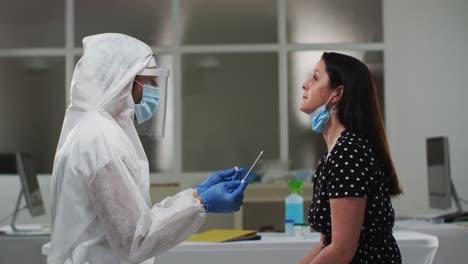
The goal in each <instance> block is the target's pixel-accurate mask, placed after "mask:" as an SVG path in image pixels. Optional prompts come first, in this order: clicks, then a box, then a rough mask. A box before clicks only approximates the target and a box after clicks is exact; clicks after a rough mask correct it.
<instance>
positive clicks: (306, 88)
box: [302, 83, 309, 91]
mask: <svg viewBox="0 0 468 264" xmlns="http://www.w3.org/2000/svg"><path fill="white" fill-rule="evenodd" d="M302 90H304V91H307V90H309V88H308V87H307V85H306V84H305V83H304V84H303V85H302Z"/></svg>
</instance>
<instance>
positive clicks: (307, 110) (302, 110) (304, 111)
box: [299, 104, 312, 114]
mask: <svg viewBox="0 0 468 264" xmlns="http://www.w3.org/2000/svg"><path fill="white" fill-rule="evenodd" d="M299 110H301V112H303V113H305V114H310V113H312V112H310V111H309V109H307V107H305V106H304V105H302V104H301V105H299Z"/></svg>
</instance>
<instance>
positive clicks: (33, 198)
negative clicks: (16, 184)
mask: <svg viewBox="0 0 468 264" xmlns="http://www.w3.org/2000/svg"><path fill="white" fill-rule="evenodd" d="M16 164H17V168H18V174H19V176H20V179H21V186H22V187H23V194H24V199H25V200H26V205H27V207H28V210H29V213H30V214H31V216H32V217H35V216H39V215H43V214H45V209H44V203H43V201H42V195H41V189H40V188H39V183H38V181H37V175H36V172H35V171H34V167H33V164H32V157H31V155H29V154H26V153H18V154H16Z"/></svg>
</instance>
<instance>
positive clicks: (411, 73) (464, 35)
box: [384, 0, 468, 215]
mask: <svg viewBox="0 0 468 264" xmlns="http://www.w3.org/2000/svg"><path fill="white" fill-rule="evenodd" d="M467 11H468V1H466V0H444V1H441V0H384V42H385V82H386V83H385V89H386V94H385V95H386V96H385V104H386V122H387V129H388V135H389V141H390V148H391V151H392V154H393V158H394V162H395V163H396V167H397V171H398V173H399V176H400V179H401V182H402V184H403V188H404V191H405V194H404V195H403V196H402V197H401V198H399V199H398V200H396V201H395V202H394V205H395V209H396V211H397V214H399V215H405V214H420V213H438V212H441V211H436V210H431V209H429V204H428V194H427V193H428V191H427V169H426V152H425V151H426V145H425V140H426V137H431V136H439V135H447V136H448V137H449V144H450V156H451V169H452V179H453V181H454V183H455V185H456V188H457V191H458V192H459V195H460V196H462V197H465V198H468V177H467V176H468V175H467V174H468V139H467V136H468V122H467V121H468V118H467V114H466V112H467V104H466V101H467V100H468V87H467V84H466V77H467V76H468V53H467V48H468V30H467V28H468V16H467V15H466V12H467ZM465 207H466V208H468V206H465Z"/></svg>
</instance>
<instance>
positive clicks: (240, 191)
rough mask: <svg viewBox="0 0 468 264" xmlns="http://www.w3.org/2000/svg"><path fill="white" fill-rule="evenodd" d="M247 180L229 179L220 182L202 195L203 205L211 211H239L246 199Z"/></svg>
mask: <svg viewBox="0 0 468 264" xmlns="http://www.w3.org/2000/svg"><path fill="white" fill-rule="evenodd" d="M247 184H248V183H247V181H244V182H243V183H241V182H240V181H237V180H236V181H227V182H221V183H218V184H216V185H214V186H212V187H211V188H209V189H208V190H206V191H205V192H204V193H203V194H202V195H201V197H202V199H203V205H204V206H205V209H206V211H207V212H209V213H232V212H235V211H238V210H239V209H240V207H241V205H242V201H243V200H244V190H245V188H246V187H247Z"/></svg>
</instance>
